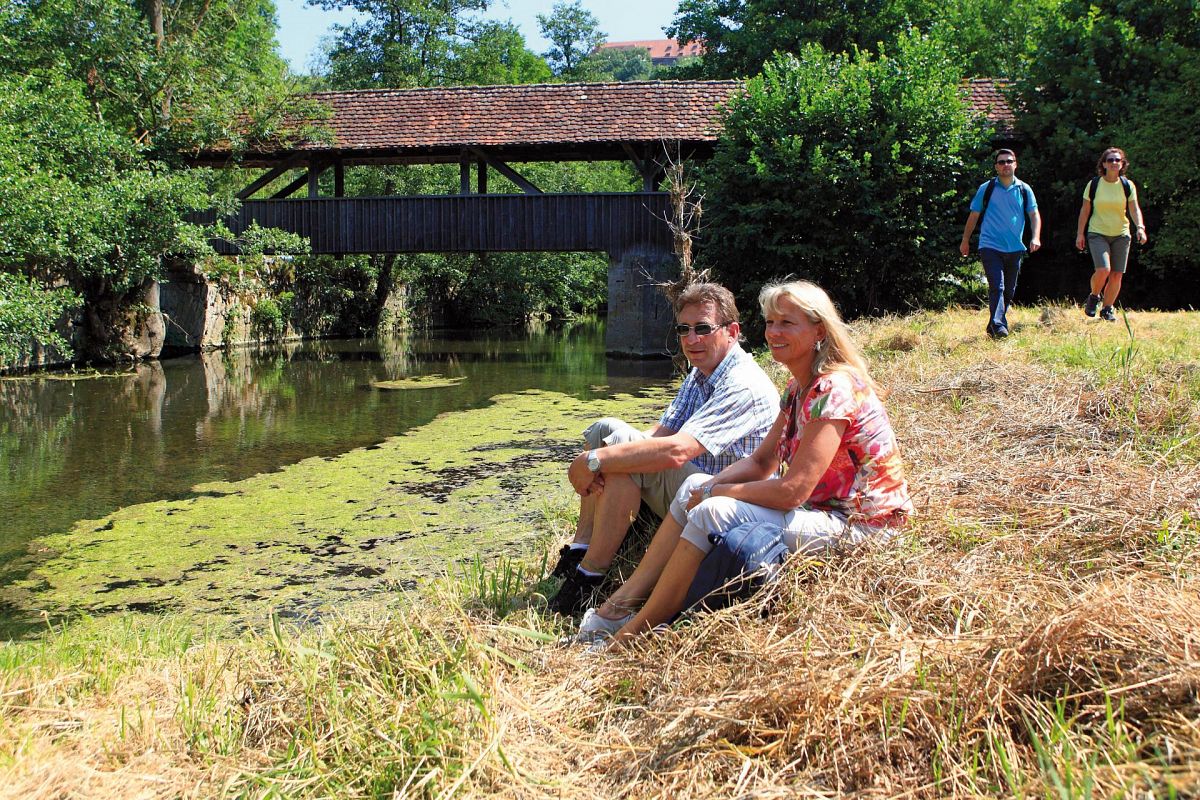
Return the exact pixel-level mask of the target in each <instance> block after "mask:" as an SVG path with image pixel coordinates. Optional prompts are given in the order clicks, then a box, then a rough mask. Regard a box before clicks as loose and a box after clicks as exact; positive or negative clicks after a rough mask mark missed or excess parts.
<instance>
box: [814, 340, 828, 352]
mask: <svg viewBox="0 0 1200 800" xmlns="http://www.w3.org/2000/svg"><path fill="white" fill-rule="evenodd" d="M824 347H825V340H824V339H817V340H816V341H815V342H813V352H814V353H817V354H818V355H819V354H820V352H821V349H822V348H824Z"/></svg>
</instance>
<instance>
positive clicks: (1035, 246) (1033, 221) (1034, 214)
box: [1029, 208, 1042, 253]
mask: <svg viewBox="0 0 1200 800" xmlns="http://www.w3.org/2000/svg"><path fill="white" fill-rule="evenodd" d="M1029 225H1030V230H1031V231H1032V232H1033V234H1032V236H1030V238H1029V252H1031V253H1036V252H1037V251H1038V250H1040V249H1042V212H1040V211H1038V210H1037V209H1036V208H1035V209H1034V210H1033V211H1030V212H1029Z"/></svg>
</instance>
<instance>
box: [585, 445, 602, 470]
mask: <svg viewBox="0 0 1200 800" xmlns="http://www.w3.org/2000/svg"><path fill="white" fill-rule="evenodd" d="M587 465H588V469H590V470H591V471H592V472H599V471H600V456H598V455H596V451H595V450H588V451H587Z"/></svg>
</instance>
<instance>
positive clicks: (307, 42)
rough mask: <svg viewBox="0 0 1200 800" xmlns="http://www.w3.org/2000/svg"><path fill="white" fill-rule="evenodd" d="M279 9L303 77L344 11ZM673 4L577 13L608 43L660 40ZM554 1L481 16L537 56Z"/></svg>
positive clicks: (632, 3)
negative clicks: (505, 26)
mask: <svg viewBox="0 0 1200 800" xmlns="http://www.w3.org/2000/svg"><path fill="white" fill-rule="evenodd" d="M275 5H276V7H277V8H278V9H279V34H278V35H279V49H280V52H281V53H282V55H283V57H284V58H286V59H287V60H288V63H290V64H291V65H292V69H293V70H294V71H296V72H308V71H309V66H310V63H311V59H312V56H313V54H314V53H315V52H316V51H317V43H318V41H319V40H320V38H321V37H322V36H324V35H325V34H327V33H328V32H329V26H330V25H333V24H334V23H340V24H345V23H347V22H349V21H350V20H351V19H352V18H353V15H352V14H350V13H349V12H346V11H322V10H321V9H320V8H313V7H311V6H308V5H306V4H305V0H275ZM677 5H678V0H583V7H584V8H586V9H587V10H588V11H591V12H592V14H594V15H595V16H596V19H598V20H599V21H600V30H602V31H604V33H606V34H607V35H608V39H609V41H611V42H621V41H628V40H631V39H661V38H664V34H663V28H665V27H666V26H668V25H670V24H671V21H672V20H673V19H674V18H675V9H676V7H677ZM553 6H554V0H497V1H496V2H494V3H492V4H491V7H490V8H489V9H488V11H487V13H486V14H485V16H486V17H488V18H491V19H511V20H512V21H513V22H515V23H516V24H517V27H519V28H520V29H521V33H523V34H524V35H525V41H526V43H527V46H528V47H529V49H530V50H532V51H534V52H535V53H541V52H543V51H544V50H546V48H547V47H548V43H547V42H546V40H545V39H543V38H542V37H541V35H540V34H539V33H538V24H537V15H538V14H549V13H550V10H551V9H552V8H553Z"/></svg>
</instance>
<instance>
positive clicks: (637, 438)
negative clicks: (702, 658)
mask: <svg viewBox="0 0 1200 800" xmlns="http://www.w3.org/2000/svg"><path fill="white" fill-rule="evenodd" d="M673 306H674V311H675V322H676V325H675V333H676V334H677V335H678V336H679V343H680V346H681V348H682V350H683V354H684V356H685V357H686V358H687V360H688V363H689V364H690V365H691V369H689V370H688V374H687V377H686V378H685V379H684V381H683V386H682V387H680V390H679V394H678V395H676V397H675V399H674V400H673V401H672V402H671V405H670V406H669V407H668V408H667V410H666V411H665V412H664V413H663V415H662V418H661V419H660V420H659V421H658V424H657V425H654V426H653V427H651V428H650V429H648V430H646V431H639V430H637V429H636V428H634V427H632V426H630V425H628V424H627V423H625V422H622V421H621V420H619V419H614V418H611V417H609V418H605V419H601V420H599V421H597V422H595V423H593V424H592V425H591V426H589V427H588V429H587V430H586V431H584V434H583V435H584V439H585V441H586V442H587V449H585V450H584V451H583V452H582V453H580V454H579V455H578V456H577V457H576V458H575V459H574V460H573V461H572V462H571V466H570V468H569V469H568V471H567V477H568V478H569V479H570V481H571V485H572V486H573V487H574V489H575V491H576V492H577V493H578V494H579V496H580V503H579V524H578V526H577V527H576V530H575V539H574V541H572V542H571V543H570V544H569V545H565V546H564V547H563V549H562V551H561V552H560V553H559V561H558V565H557V566H556V567H555V568H554V572H553V574H554V575H556V576H559V577H562V578H564V581H563V584H562V586H561V587H560V588H559V590H558V593H557V594H556V595H555V596H554V597H552V598H551V599H550V603H549V608H550V610H552V611H557V612H559V613H560V614H565V615H570V616H574V615H576V614H579V613H580V612H582V611H583V609H584V608H585V607H586V605H587V601H588V600H590V599H591V594H592V591H593V590H594V589H595V588H596V587H597V586H599V585H600V583H601V582H602V581H603V579H604V573H605V572H606V571H607V570H608V568H609V565H610V564H612V561H613V557H614V556H615V555H616V553H617V549H618V548H619V547H620V546H621V542H622V541H624V539H625V535H626V534H627V533H628V531H629V526H630V524H631V523H632V522H633V518H634V516H635V515H636V514H637V510H638V507H639V505H640V504H641V502H642V501H643V500H644V501H645V502H646V505H647V506H649V507H650V509H651V510H652V511H654V513H656V514H658V515H659V516H665V515H666V513H667V509H668V508H669V507H670V504H671V499H672V498H673V497H674V496H675V493H676V492H677V491H678V490H679V487H680V486H681V485H682V484H683V481H684V479H685V478H687V477H688V476H689V475H693V474H695V473H698V472H702V473H706V474H709V475H714V474H716V473H717V472H720V471H721V470H722V469H724V468H725V467H727V466H729V465H730V464H732V463H734V462H735V461H737V460H738V459H740V458H743V457H744V456H747V455H749V454H750V453H752V452H754V449H755V448H756V447H758V445H759V443H760V442H762V439H763V436H765V435H766V433H767V431H768V430H769V429H770V428H771V424H772V423H773V422H774V421H775V417H776V415H777V414H778V411H779V391H778V390H777V389H776V388H775V385H774V384H773V383H771V379H770V378H768V377H767V374H766V373H765V372H763V370H762V368H761V367H759V366H758V364H756V363H755V362H754V359H753V358H752V357H751V356H750V355H749V354H748V353H746V351H744V350H743V349H742V348H741V346H740V345H739V344H738V336H739V334H740V331H741V326H740V324H739V322H738V311H737V306H736V304H735V303H734V299H733V294H732V293H731V292H730V291H729V290H728V289H726V288H724V287H723V286H718V285H717V284H715V283H696V284H692V285H691V286H689V287H688V288H686V289H685V290H684V291H683V292H681V293H680V295H679V296H678V297H676V298H675V300H674V303H673Z"/></svg>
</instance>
